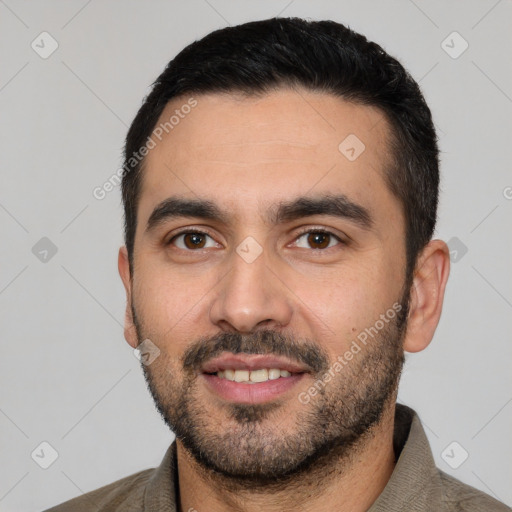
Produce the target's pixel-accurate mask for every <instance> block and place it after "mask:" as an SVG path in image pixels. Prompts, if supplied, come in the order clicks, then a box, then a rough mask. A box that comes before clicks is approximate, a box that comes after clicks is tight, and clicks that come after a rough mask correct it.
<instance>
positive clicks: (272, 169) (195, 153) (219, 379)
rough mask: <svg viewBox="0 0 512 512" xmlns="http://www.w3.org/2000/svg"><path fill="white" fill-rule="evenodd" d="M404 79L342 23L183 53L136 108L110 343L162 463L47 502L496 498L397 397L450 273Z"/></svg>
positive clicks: (263, 31)
mask: <svg viewBox="0 0 512 512" xmlns="http://www.w3.org/2000/svg"><path fill="white" fill-rule="evenodd" d="M438 184H439V172H438V148H437V142H436V134H435V130H434V127H433V123H432V119H431V115H430V111H429V109H428V107H427V105H426V104H425V101H424V99H423V96H422V94H421V92H420V90H419V88H418V85H417V84H416V83H415V82H414V80H413V79H412V78H411V77H410V76H409V75H408V74H407V72H406V71H405V70H404V69H403V67H402V66H401V65H400V64H399V63H398V62H397V61H396V60H395V59H393V58H392V57H390V56H389V55H387V54H386V53H385V52H384V51H383V50H382V49H381V48H380V47H379V46H378V45H376V44H374V43H371V42H368V41H367V40H366V39H365V38H364V37H363V36H361V35H359V34H356V33H355V32H353V31H351V30H349V29H347V28H346V27H344V26H343V25H340V24H337V23H334V22H330V21H325V22H306V21H304V20H301V19H296V18H292V19H270V20H266V21H259V22H254V23H247V24H244V25H241V26H237V27H230V28H226V29H223V30H219V31H216V32H214V33H212V34H209V35H208V36H206V37H205V38H203V39H202V40H200V41H197V42H195V43H193V44H191V45H190V46H188V47H187V48H185V49H184V50H183V51H182V52H181V53H180V54H179V55H178V56H177V57H176V58H175V59H174V60H173V61H171V62H170V63H169V65H168V66H167V68H166V69H165V71H164V72H163V73H162V75H161V76H160V77H159V78H158V79H157V81H156V82H155V84H154V87H153V90H152V92H151V94H150V95H149V96H148V97H147V98H146V99H145V101H144V104H143V105H142V107H141V109H140V110H139V112H138V114H137V116H136V118H135V120H134V121H133V123H132V125H131V127H130V130H129V132H128V136H127V139H126V147H125V166H124V175H123V183H122V192H123V202H124V207H125V242H126V246H124V247H122V248H121V249H120V251H119V272H120V275H121V278H122V280H123V283H124V286H125V288H126V293H127V309H126V326H125V337H126V340H127V341H128V343H129V344H130V345H131V346H132V347H134V348H136V347H138V348H139V350H140V353H141V361H142V367H143V370H144V374H145V377H146V380H147V382H148V386H149V389H150V391H151V393H152V395H153V397H154V399H155V402H156V405H157V408H158V409H159V411H160V412H161V414H162V416H163V418H164V419H165V421H166V422H167V424H168V425H169V427H170V428H171V429H172V431H173V432H174V433H175V434H176V441H175V442H173V443H172V445H171V446H170V448H169V449H168V451H167V453H166V455H165V457H164V459H163V461H162V464H161V465H160V467H158V468H156V469H151V470H145V471H142V472H140V473H137V474H135V475H132V476H129V477H127V478H125V479H123V480H120V481H118V482H115V483H113V484H110V485H108V486H106V487H103V488H101V489H99V490H97V491H94V492H92V493H88V494H86V495H84V496H81V497H79V498H76V499H75V500H71V501H70V502H67V503H65V504H62V505H60V506H58V507H55V508H53V509H52V510H54V511H59V512H64V511H73V512H80V511H93V510H94V511H97V510H100V511H123V512H124V511H126V512H130V511H148V512H149V511H151V512H156V511H181V512H184V511H189V512H193V511H196V512H203V511H204V512H207V511H208V512H228V511H247V512H249V511H260V510H268V511H309V510H311V511H313V510H314V511H315V512H320V511H338V512H348V511H349V512H360V511H361V512H362V511H368V510H369V511H372V512H376V511H408V512H409V511H456V510H457V511H459V510H464V511H484V510H485V511H502V510H508V507H506V506H505V505H503V504H500V503H499V502H497V501H496V500H494V499H493V498H491V497H489V496H487V495H485V494H484V493H481V492H479V491H477V490H476V489H474V488H472V487H469V486H467V485H465V484H463V483H461V482H458V481H457V480H455V479H453V478H452V477H450V476H448V475H447V474H445V473H443V472H442V471H440V470H438V469H437V468H436V467H435V465H434V461H433V457H432V454H431V451H430V448H429V445H428V441H427V438H426V436H425V433H424V431H423V429H422V426H421V423H420V421H419V419H418V416H417V415H416V414H415V412H414V411H413V410H412V409H410V408H407V407H405V406H402V405H397V404H396V397H397V386H398V382H399V377H400V373H401V370H402V365H403V362H404V351H408V352H417V351H420V350H423V349H424V348H425V347H427V346H428V344H429V343H430V341H431V339H432V337H433V335H434V331H435V329H436V327H437V324H438V321H439V318H440V315H441V310H442V304H443V296H444V290H445V286H446V282H447V279H448V274H449V251H448V248H447V246H446V244H445V243H444V242H443V241H441V240H432V239H431V238H432V234H433V231H434V227H435V223H436V210H437V201H438Z"/></svg>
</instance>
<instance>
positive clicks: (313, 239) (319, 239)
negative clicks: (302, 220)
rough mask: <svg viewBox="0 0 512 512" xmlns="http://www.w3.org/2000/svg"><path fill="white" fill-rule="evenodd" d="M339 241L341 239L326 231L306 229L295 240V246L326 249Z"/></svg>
mask: <svg viewBox="0 0 512 512" xmlns="http://www.w3.org/2000/svg"><path fill="white" fill-rule="evenodd" d="M339 243H341V240H340V239H339V238H338V237H337V236H336V235H334V234H332V233H329V232H328V231H314V230H311V231H306V232H305V233H303V234H302V235H300V236H299V237H298V238H297V240H296V245H297V247H301V248H303V249H315V250H317V249H328V248H330V247H333V246H334V245H338V244H339Z"/></svg>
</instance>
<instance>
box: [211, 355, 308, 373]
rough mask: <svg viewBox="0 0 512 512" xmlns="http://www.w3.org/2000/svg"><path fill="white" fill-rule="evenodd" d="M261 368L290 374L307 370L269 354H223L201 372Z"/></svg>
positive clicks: (212, 360)
mask: <svg viewBox="0 0 512 512" xmlns="http://www.w3.org/2000/svg"><path fill="white" fill-rule="evenodd" d="M261 368H269V369H270V368H278V369H280V370H287V371H289V372H290V373H304V372H306V371H307V368H305V367H303V366H300V365H299V364H297V363H293V362H292V361H290V360H288V359H286V358H284V357H279V356H273V355H271V354H254V355H251V354H229V353H228V354H223V355H221V356H219V357H215V358H213V359H210V361H208V362H206V363H205V364H204V365H203V366H201V372H203V373H216V372H218V371H221V370H227V369H230V370H249V371H251V370H259V369H261Z"/></svg>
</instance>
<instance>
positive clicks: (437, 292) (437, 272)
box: [404, 240, 450, 352]
mask: <svg viewBox="0 0 512 512" xmlns="http://www.w3.org/2000/svg"><path fill="white" fill-rule="evenodd" d="M449 274H450V251H449V249H448V246H447V245H446V243H445V242H443V241H442V240H432V241H430V242H429V243H428V244H427V245H426V246H425V248H424V249H423V251H422V252H421V254H420V256H419V257H418V262H417V264H416V268H415V270H414V277H413V283H412V287H411V299H410V306H409V316H408V321H407V331H406V334H405V340H404V350H405V351H407V352H419V351H420V350H423V349H425V348H426V347H427V346H428V345H429V343H430V342H431V341H432V338H433V337H434V332H435V330H436V328H437V325H438V323H439V319H440V318H441V311H442V309H443V300H444V291H445V288H446V282H447V281H448V275H449Z"/></svg>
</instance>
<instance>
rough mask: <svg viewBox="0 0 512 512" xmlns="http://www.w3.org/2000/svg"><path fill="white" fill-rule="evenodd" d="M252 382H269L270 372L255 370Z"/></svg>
mask: <svg viewBox="0 0 512 512" xmlns="http://www.w3.org/2000/svg"><path fill="white" fill-rule="evenodd" d="M250 380H251V382H265V381H266V380H268V370H265V369H263V370H254V371H252V372H251V375H250Z"/></svg>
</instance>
